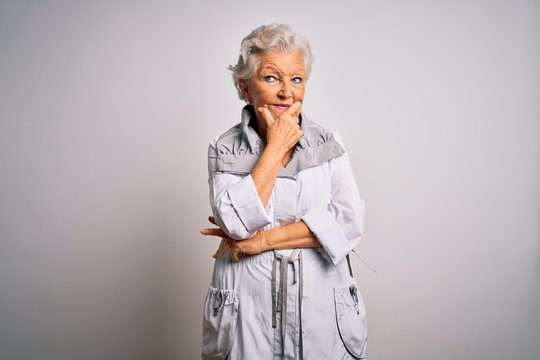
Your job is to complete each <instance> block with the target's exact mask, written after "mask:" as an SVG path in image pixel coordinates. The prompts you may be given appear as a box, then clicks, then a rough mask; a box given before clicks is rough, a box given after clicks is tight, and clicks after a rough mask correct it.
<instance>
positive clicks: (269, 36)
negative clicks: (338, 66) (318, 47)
mask: <svg viewBox="0 0 540 360" xmlns="http://www.w3.org/2000/svg"><path fill="white" fill-rule="evenodd" d="M273 51H282V52H292V51H301V52H302V53H303V54H304V63H305V66H306V79H305V80H307V79H308V78H309V74H310V73H311V65H312V64H313V55H312V54H311V46H310V45H309V42H308V40H307V39H306V38H305V37H303V36H302V35H300V34H296V33H294V32H293V31H292V30H291V28H290V27H289V26H288V25H286V24H270V25H262V26H259V27H258V28H256V29H255V30H253V31H252V32H251V33H250V34H249V35H248V36H246V37H245V38H244V39H243V40H242V43H241V45H240V55H239V56H238V62H237V63H236V65H229V70H231V72H232V77H233V81H234V86H235V87H236V90H237V91H238V97H239V98H240V99H241V100H245V101H246V102H249V99H247V98H246V94H244V92H243V90H242V87H241V86H240V82H241V81H247V80H249V79H251V78H252V77H253V76H254V75H255V72H256V71H257V69H258V67H259V62H260V61H259V60H260V56H261V55H264V54H267V53H269V52H273Z"/></svg>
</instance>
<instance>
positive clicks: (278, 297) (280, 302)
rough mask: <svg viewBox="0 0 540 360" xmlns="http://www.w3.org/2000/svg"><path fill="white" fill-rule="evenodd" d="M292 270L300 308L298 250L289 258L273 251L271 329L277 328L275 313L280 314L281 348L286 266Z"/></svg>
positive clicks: (284, 311)
mask: <svg viewBox="0 0 540 360" xmlns="http://www.w3.org/2000/svg"><path fill="white" fill-rule="evenodd" d="M278 260H279V261H281V268H280V279H279V281H280V284H279V293H277V290H276V273H277V265H278V264H277V263H278ZM296 260H298V277H297V276H296ZM288 264H291V265H292V268H293V284H296V283H297V282H298V287H299V296H300V307H302V296H303V278H304V273H303V262H302V256H301V253H300V249H295V250H293V252H292V253H291V254H290V255H289V256H285V255H282V254H280V253H278V252H277V251H276V250H274V261H273V263H272V327H273V328H274V329H275V328H276V327H277V313H278V312H281V346H284V341H285V330H286V326H287V287H288V286H287V285H288V282H287V274H288V271H287V270H288V269H287V265H288Z"/></svg>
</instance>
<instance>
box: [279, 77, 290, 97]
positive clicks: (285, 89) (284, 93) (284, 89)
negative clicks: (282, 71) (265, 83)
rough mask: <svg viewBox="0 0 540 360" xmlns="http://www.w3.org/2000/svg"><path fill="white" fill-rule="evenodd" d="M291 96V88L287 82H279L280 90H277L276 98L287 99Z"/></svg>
mask: <svg viewBox="0 0 540 360" xmlns="http://www.w3.org/2000/svg"><path fill="white" fill-rule="evenodd" d="M292 95H293V93H292V86H291V84H290V83H289V82H288V81H282V82H281V89H279V92H278V96H279V97H281V98H284V99H288V98H290V97H291V96H292Z"/></svg>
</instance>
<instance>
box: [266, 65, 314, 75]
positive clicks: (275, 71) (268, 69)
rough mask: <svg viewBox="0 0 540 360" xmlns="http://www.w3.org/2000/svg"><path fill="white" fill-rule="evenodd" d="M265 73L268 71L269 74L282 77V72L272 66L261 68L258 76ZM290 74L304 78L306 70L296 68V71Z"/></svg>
mask: <svg viewBox="0 0 540 360" xmlns="http://www.w3.org/2000/svg"><path fill="white" fill-rule="evenodd" d="M265 71H270V72H274V73H277V74H278V75H283V71H281V70H279V69H278V68H277V67H276V66H274V65H266V66H264V67H263V68H261V71H260V72H259V74H262V73H263V72H265ZM292 74H293V75H294V76H299V75H302V76H304V75H305V74H306V70H305V69H302V68H301V67H299V68H297V69H294V71H293V72H292Z"/></svg>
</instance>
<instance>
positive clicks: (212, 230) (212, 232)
mask: <svg viewBox="0 0 540 360" xmlns="http://www.w3.org/2000/svg"><path fill="white" fill-rule="evenodd" d="M201 234H202V235H209V236H219V237H222V238H226V237H227V234H225V232H224V231H223V230H221V229H220V228H205V229H201Z"/></svg>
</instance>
